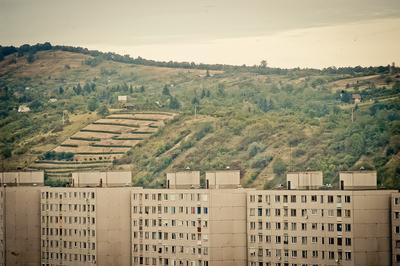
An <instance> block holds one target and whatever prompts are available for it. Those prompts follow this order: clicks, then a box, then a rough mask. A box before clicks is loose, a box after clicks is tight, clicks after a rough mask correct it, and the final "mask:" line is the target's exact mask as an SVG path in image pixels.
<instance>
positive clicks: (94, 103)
mask: <svg viewBox="0 0 400 266" xmlns="http://www.w3.org/2000/svg"><path fill="white" fill-rule="evenodd" d="M98 106H99V102H98V101H97V99H96V98H94V97H92V98H90V99H89V100H88V102H87V109H88V110H89V111H90V112H93V111H95V110H96V109H97V107H98Z"/></svg>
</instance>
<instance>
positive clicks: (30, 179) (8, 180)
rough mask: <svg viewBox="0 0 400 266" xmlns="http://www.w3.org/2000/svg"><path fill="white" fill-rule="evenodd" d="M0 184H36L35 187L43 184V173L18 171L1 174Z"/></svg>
mask: <svg viewBox="0 0 400 266" xmlns="http://www.w3.org/2000/svg"><path fill="white" fill-rule="evenodd" d="M0 183H3V184H8V185H14V184H21V185H24V184H36V185H37V186H39V185H43V183H44V172H43V171H19V172H1V173H0Z"/></svg>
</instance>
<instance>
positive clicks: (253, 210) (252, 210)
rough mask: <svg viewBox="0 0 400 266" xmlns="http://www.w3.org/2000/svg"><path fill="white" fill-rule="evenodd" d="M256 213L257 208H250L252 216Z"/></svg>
mask: <svg viewBox="0 0 400 266" xmlns="http://www.w3.org/2000/svg"><path fill="white" fill-rule="evenodd" d="M254 213H255V209H254V208H251V209H250V216H254Z"/></svg>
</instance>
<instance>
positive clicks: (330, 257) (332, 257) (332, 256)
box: [328, 251, 335, 260]
mask: <svg viewBox="0 0 400 266" xmlns="http://www.w3.org/2000/svg"><path fill="white" fill-rule="evenodd" d="M328 258H329V259H330V260H334V259H335V252H333V251H329V252H328Z"/></svg>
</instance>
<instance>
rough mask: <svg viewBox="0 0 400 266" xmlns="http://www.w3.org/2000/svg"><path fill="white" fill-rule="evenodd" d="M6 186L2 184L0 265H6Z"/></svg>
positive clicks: (0, 192)
mask: <svg viewBox="0 0 400 266" xmlns="http://www.w3.org/2000/svg"><path fill="white" fill-rule="evenodd" d="M4 195H5V188H4V187H3V186H0V266H3V265H5V253H6V250H5V234H4V233H5V232H4V231H5V209H4Z"/></svg>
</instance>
